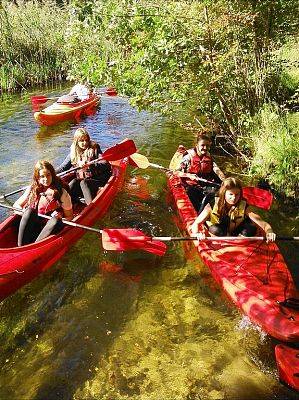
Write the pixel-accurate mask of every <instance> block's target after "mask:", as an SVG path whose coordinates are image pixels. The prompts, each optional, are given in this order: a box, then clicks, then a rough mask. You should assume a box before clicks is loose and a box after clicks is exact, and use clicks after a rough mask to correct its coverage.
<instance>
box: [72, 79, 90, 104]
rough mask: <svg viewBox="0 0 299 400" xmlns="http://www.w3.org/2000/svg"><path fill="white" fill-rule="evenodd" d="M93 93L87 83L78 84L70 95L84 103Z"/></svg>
mask: <svg viewBox="0 0 299 400" xmlns="http://www.w3.org/2000/svg"><path fill="white" fill-rule="evenodd" d="M91 93H92V91H91V89H90V86H89V85H88V84H87V83H77V84H76V85H74V86H73V87H72V88H71V90H70V92H69V95H70V96H74V97H75V98H77V99H78V100H79V101H83V100H86V99H88V97H89V96H90V94H91Z"/></svg>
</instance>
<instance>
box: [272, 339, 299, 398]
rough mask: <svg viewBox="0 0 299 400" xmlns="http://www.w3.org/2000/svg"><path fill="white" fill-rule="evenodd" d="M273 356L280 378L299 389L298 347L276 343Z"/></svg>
mask: <svg viewBox="0 0 299 400" xmlns="http://www.w3.org/2000/svg"><path fill="white" fill-rule="evenodd" d="M275 357H276V363H277V369H278V372H279V378H280V380H281V381H282V382H284V383H286V384H287V385H288V386H290V387H291V388H293V389H295V390H297V391H299V349H295V348H292V347H289V346H287V345H285V344H278V345H277V346H275Z"/></svg>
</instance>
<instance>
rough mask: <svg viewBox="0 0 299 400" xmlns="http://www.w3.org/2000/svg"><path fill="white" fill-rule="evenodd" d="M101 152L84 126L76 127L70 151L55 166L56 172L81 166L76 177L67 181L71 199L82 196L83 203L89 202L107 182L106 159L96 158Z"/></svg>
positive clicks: (108, 176)
mask: <svg viewBox="0 0 299 400" xmlns="http://www.w3.org/2000/svg"><path fill="white" fill-rule="evenodd" d="M101 154H102V150H101V147H100V145H99V144H97V143H95V142H93V141H92V140H91V139H90V136H89V134H88V132H87V130H86V129H85V128H78V129H77V130H76V132H75V134H74V139H73V143H72V145H71V149H70V153H69V155H68V156H67V157H66V159H65V160H64V161H63V163H62V164H61V165H60V166H59V167H58V168H57V170H56V172H59V173H60V172H63V171H66V170H68V169H70V168H72V167H81V169H79V170H78V171H76V177H75V178H74V179H73V180H72V181H71V182H70V183H69V187H70V190H71V196H72V199H73V201H78V199H79V198H80V197H82V196H83V197H84V200H85V203H86V204H90V203H91V202H92V200H93V199H94V198H95V196H96V195H97V192H98V189H99V188H100V187H103V186H105V184H106V183H107V182H108V180H109V178H110V176H111V174H112V168H111V165H110V163H109V162H108V161H106V160H99V161H98V162H97V163H94V164H89V163H90V162H91V161H93V160H96V159H98V158H99V157H100V156H101Z"/></svg>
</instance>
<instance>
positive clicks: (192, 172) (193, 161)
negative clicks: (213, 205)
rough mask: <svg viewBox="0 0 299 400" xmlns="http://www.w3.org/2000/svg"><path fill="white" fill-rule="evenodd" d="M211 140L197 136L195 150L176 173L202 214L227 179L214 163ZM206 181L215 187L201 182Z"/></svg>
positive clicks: (189, 151) (203, 136) (187, 153)
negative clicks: (220, 184) (212, 183)
mask: <svg viewBox="0 0 299 400" xmlns="http://www.w3.org/2000/svg"><path fill="white" fill-rule="evenodd" d="M210 146H211V139H210V138H209V136H207V135H205V134H199V135H198V136H197V143H196V146H195V147H194V148H193V149H189V150H187V151H186V153H185V154H184V156H183V158H182V161H181V164H180V167H179V169H178V171H176V175H178V176H179V177H180V178H181V180H182V182H183V185H184V187H185V189H186V192H187V194H188V196H189V198H190V200H191V202H192V204H193V206H194V208H195V210H196V211H197V212H200V211H201V210H202V209H203V208H204V206H205V205H206V204H207V203H208V202H209V201H210V200H211V198H213V197H214V196H215V193H216V191H217V187H218V186H219V183H221V182H222V181H223V180H224V179H225V175H224V173H223V172H222V171H221V169H220V168H219V167H218V166H217V164H216V163H215V161H213V159H212V156H211V155H210V153H209V150H210ZM200 179H205V180H208V181H210V182H214V183H215V185H214V186H213V185H209V184H207V183H206V182H202V181H200Z"/></svg>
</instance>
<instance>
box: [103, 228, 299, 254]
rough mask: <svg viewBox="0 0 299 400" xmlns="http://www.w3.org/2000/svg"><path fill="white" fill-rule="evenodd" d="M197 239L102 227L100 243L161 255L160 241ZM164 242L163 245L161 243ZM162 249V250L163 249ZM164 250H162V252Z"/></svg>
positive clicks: (217, 238) (218, 238) (225, 238)
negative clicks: (147, 234)
mask: <svg viewBox="0 0 299 400" xmlns="http://www.w3.org/2000/svg"><path fill="white" fill-rule="evenodd" d="M184 240H198V238H197V237H196V236H178V237H171V236H146V235H145V234H144V233H143V232H142V231H139V230H136V229H124V230H123V229H115V230H114V229H104V230H103V232H102V244H103V247H104V249H105V250H112V251H128V250H140V249H142V250H145V251H149V252H151V253H154V254H157V255H159V256H162V255H163V254H165V251H166V246H165V244H164V243H162V242H171V241H184ZM242 240H243V241H244V240H246V241H262V240H266V238H265V237H264V236H253V237H241V236H213V237H212V236H208V237H206V238H205V239H202V241H213V242H216V241H217V242H218V241H221V242H225V241H242ZM276 240H299V236H293V237H288V236H278V237H276ZM163 244H164V246H165V247H163V246H162V245H163ZM163 249H164V250H163ZM163 251H164V252H163Z"/></svg>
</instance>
